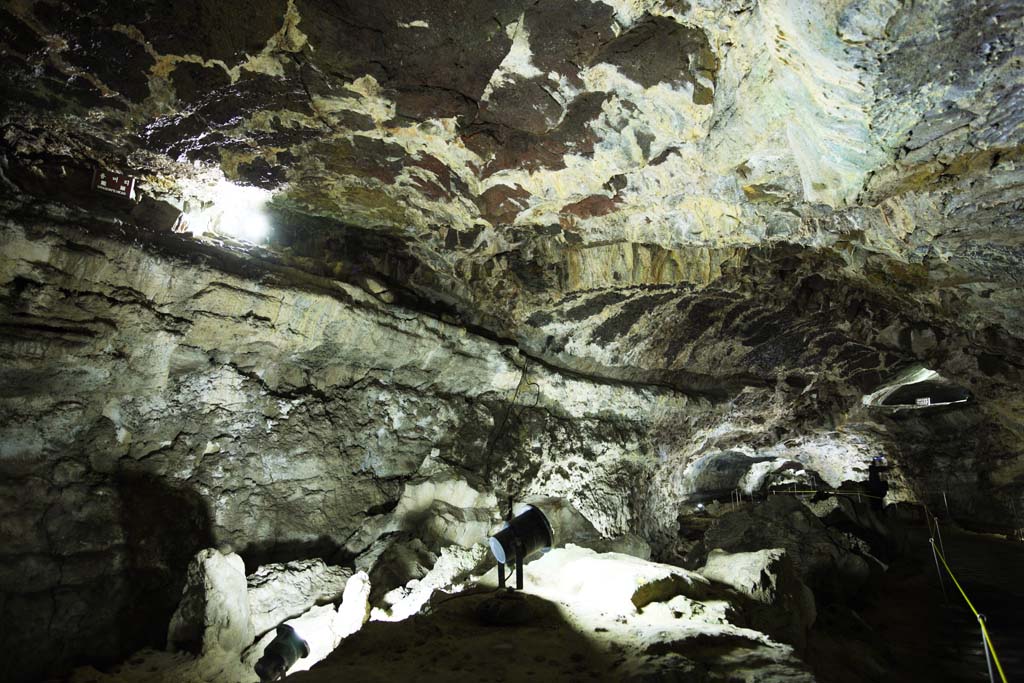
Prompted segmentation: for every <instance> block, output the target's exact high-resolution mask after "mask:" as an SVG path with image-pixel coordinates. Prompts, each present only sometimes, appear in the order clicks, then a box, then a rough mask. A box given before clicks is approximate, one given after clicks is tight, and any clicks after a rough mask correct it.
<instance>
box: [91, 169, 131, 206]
mask: <svg viewBox="0 0 1024 683" xmlns="http://www.w3.org/2000/svg"><path fill="white" fill-rule="evenodd" d="M92 189H94V190H96V191H97V192H104V193H106V194H113V195H117V196H118V197H126V198H129V199H130V198H131V197H132V194H133V193H134V191H135V178H132V177H131V176H129V175H125V174H123V173H111V172H110V171H101V170H100V169H96V170H95V171H93V174H92Z"/></svg>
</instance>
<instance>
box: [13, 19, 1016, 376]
mask: <svg viewBox="0 0 1024 683" xmlns="http://www.w3.org/2000/svg"><path fill="white" fill-rule="evenodd" d="M1022 15H1024V8H1022V7H1021V6H1020V4H1019V3H1016V2H1009V1H1005V0H982V1H979V2H972V3H968V4H966V5H965V4H963V3H960V2H952V1H949V2H943V1H936V2H928V3H904V2H899V1H898V0H855V1H853V2H849V1H844V0H830V1H824V2H820V3H807V2H803V1H801V0H763V1H761V2H755V1H754V0H728V1H726V2H711V1H709V0H692V1H686V0H682V1H680V0H608V1H606V2H591V1H589V0H581V1H574V0H550V1H545V2H524V1H519V0H513V1H509V2H501V3H488V2H468V1H464V0H453V1H451V2H428V1H427V0H418V1H415V2H409V1H403V2H390V1H385V2H377V3H365V2H349V1H345V0H332V1H330V2H308V1H306V0H275V1H264V2H235V1H233V0H232V1H229V2H220V3H203V2H197V1H188V2H175V3H155V2H137V3H132V4H131V5H130V6H126V5H124V4H123V3H116V2H104V1H100V2H94V3H88V4H87V5H81V4H79V3H70V2H59V1H51V0H38V1H32V0H18V1H17V2H7V3H5V5H4V8H3V10H2V18H3V21H2V22H0V24H2V29H0V55H2V58H3V63H4V71H3V76H2V78H3V82H4V89H5V91H6V92H7V95H6V96H5V105H6V106H5V110H6V111H5V112H4V114H3V142H2V144H3V160H4V166H3V173H4V197H5V202H7V205H8V210H9V211H12V212H14V211H27V212H33V211H34V212H40V211H43V212H45V211H49V212H50V213H54V212H57V213H59V212H60V211H65V210H72V211H76V212H78V213H80V214H88V215H92V216H101V215H102V214H103V213H104V212H108V213H109V212H111V211H112V212H113V213H114V214H115V215H116V212H117V209H116V208H113V209H112V208H111V207H110V206H109V202H108V205H101V204H102V203H101V202H97V201H94V200H92V199H89V198H88V197H87V196H86V195H87V194H88V193H87V187H86V186H87V185H88V180H87V177H88V176H89V175H90V174H91V173H92V169H94V168H103V169H110V170H114V171H119V172H125V173H130V174H132V175H133V176H135V177H137V178H138V179H139V189H140V192H141V193H142V194H145V195H147V196H149V197H152V198H156V199H158V200H161V201H166V202H168V203H169V204H171V205H173V206H174V207H176V208H180V209H184V210H186V211H188V209H189V208H194V207H196V206H202V205H203V204H204V203H210V202H212V201H216V199H217V197H216V193H217V188H218V187H222V186H223V185H222V184H221V185H218V184H217V183H215V182H214V181H213V180H212V179H215V178H217V179H220V178H223V179H227V181H229V182H232V183H234V184H236V185H243V186H254V187H258V188H262V189H264V190H267V191H269V192H271V193H272V197H273V199H272V200H271V204H270V205H271V207H272V211H273V214H274V216H275V222H274V223H275V224H274V231H273V233H272V235H271V237H270V240H269V244H267V245H265V247H264V249H263V250H262V251H261V252H260V253H261V254H263V255H264V256H266V255H268V254H269V255H271V256H270V258H271V259H272V260H274V261H275V262H278V263H280V262H282V261H283V262H284V263H287V264H289V265H292V266H296V267H298V268H300V269H306V270H312V271H314V272H316V273H318V274H321V275H323V274H327V275H329V276H332V277H337V278H339V279H349V280H357V281H360V282H365V281H366V280H367V279H369V281H371V282H373V283H374V286H377V287H380V288H387V289H390V290H393V291H394V292H397V293H398V295H400V296H401V297H404V298H403V299H402V301H404V302H406V303H410V302H415V303H416V305H419V306H421V307H423V308H431V310H432V311H433V312H434V313H435V314H437V315H443V316H449V317H452V318H454V319H457V320H459V321H461V322H463V323H465V324H472V325H475V326H477V327H478V328H480V329H483V330H487V331H488V332H489V333H491V334H493V335H497V336H500V337H502V338H509V339H514V340H515V341H516V342H517V343H518V344H519V345H520V346H521V347H522V348H523V349H524V350H526V351H528V352H530V353H532V354H535V355H537V356H539V357H543V358H545V359H546V360H547V361H549V362H551V363H554V364H557V365H560V366H563V367H567V368H571V369H576V370H580V371H587V372H594V373H598V374H602V375H604V376H608V377H619V378H625V379H634V380H639V381H645V382H655V383H664V384H674V385H678V386H681V387H687V388H694V389H709V388H710V387H711V386H712V385H719V386H721V385H723V384H724V385H729V384H736V385H743V384H747V383H759V382H760V383H764V382H771V381H779V380H781V379H786V378H789V379H790V380H791V381H793V382H797V383H798V384H801V385H804V384H806V383H807V382H808V381H809V375H816V374H820V373H822V372H826V369H829V370H830V371H833V372H836V373H838V374H839V375H841V376H842V377H843V378H845V379H850V378H852V379H853V380H854V384H855V385H856V386H857V387H858V389H860V390H864V391H867V390H869V389H870V388H872V386H873V385H877V384H878V383H879V382H880V381H881V379H883V378H884V376H885V375H886V374H887V373H888V371H889V370H890V368H892V367H895V366H899V365H901V364H905V363H906V362H909V361H910V360H922V361H927V362H929V363H931V364H932V365H936V366H943V365H945V366H950V365H953V366H958V365H964V363H968V361H965V360H964V355H963V351H964V350H965V349H969V350H970V353H969V355H971V356H972V357H974V356H977V355H978V354H988V355H989V356H993V355H994V356H999V357H1000V358H1003V359H1009V360H1008V361H1007V362H1010V361H1012V363H1011V365H1013V363H1016V362H1019V361H1021V360H1022V358H1021V355H1020V353H1019V350H1018V349H1019V345H1018V343H1017V340H1019V339H1020V338H1021V337H1024V317H1022V316H1021V309H1020V307H1019V303H1018V302H1019V301H1020V296H1021V284H1022V277H1024V276H1022V273H1024V270H1022V269H1021V260H1022V258H1024V245H1022V242H1021V236H1020V235H1021V233H1020V230H1019V227H1018V220H1019V219H1018V216H1019V212H1020V209H1021V203H1022V197H1024V185H1022V178H1024V176H1022V175H1021V174H1022V171H1021V139H1022V136H1024V79H1022V77H1021V75H1020V74H1021V69H1020V66H1021V59H1022V53H1021V50H1022V48H1021V41H1020V40H1019V38H1020V35H1021V30H1022V29H1021V21H1022V19H1021V18H1022ZM221 182H223V181H221ZM83 197H85V198H84V199H83ZM58 206H59V207H63V208H61V209H59V210H58V209H56V208H54V207H58ZM68 207H70V208H68ZM129 222H130V221H129ZM380 283H384V284H380ZM968 364H970V363H968ZM976 365H977V364H975V369H976ZM1007 367H1010V366H1007ZM1006 371H1007V372H1009V370H1006Z"/></svg>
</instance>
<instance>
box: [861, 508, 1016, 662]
mask: <svg viewBox="0 0 1024 683" xmlns="http://www.w3.org/2000/svg"><path fill="white" fill-rule="evenodd" d="M942 534H943V541H944V545H945V548H946V553H945V554H946V556H947V561H948V562H949V564H950V566H951V568H952V569H953V572H954V573H955V575H956V577H957V579H958V581H959V582H960V584H961V586H962V587H963V589H964V591H965V592H966V593H967V596H968V597H969V598H970V599H971V601H972V603H973V604H974V605H975V607H976V608H977V609H978V611H979V612H981V613H982V614H984V615H985V616H986V619H987V625H988V629H989V633H990V635H991V637H992V640H993V642H994V643H995V647H996V652H997V654H998V655H999V657H1000V661H1001V663H1002V665H1003V669H1004V670H1005V672H1006V675H1007V678H1008V679H1009V680H1016V679H1017V678H1018V677H1019V674H1020V672H1021V671H1022V664H1024V617H1022V616H1021V615H1022V613H1024V585H1022V583H1021V578H1022V577H1024V544H1021V543H1017V542H1013V541H1008V540H1005V539H1003V538H1001V537H996V536H991V535H986V534H977V533H971V532H968V531H964V530H962V529H959V528H957V527H953V526H944V527H943V529H942ZM910 541H911V547H912V549H916V550H918V551H919V552H914V554H913V559H910V560H908V561H905V562H902V563H900V564H898V565H895V566H893V567H892V568H891V570H890V571H889V572H888V573H887V574H886V575H885V576H884V577H883V578H882V579H881V580H880V582H879V585H878V586H877V589H876V591H875V592H874V595H873V597H872V599H871V600H870V601H869V603H868V604H867V606H866V608H865V610H864V611H863V616H864V619H865V621H866V622H867V623H868V624H869V625H870V626H871V628H872V629H873V630H874V631H875V634H874V637H875V639H876V640H877V641H878V642H880V643H882V644H883V647H884V649H885V650H886V651H887V654H888V659H889V663H888V665H887V669H888V678H887V680H891V681H923V680H941V681H950V682H960V681H964V682H966V681H987V680H989V679H988V673H987V668H986V663H985V655H984V652H983V651H982V648H981V635H980V631H979V628H978V624H977V621H976V620H975V619H974V617H973V615H972V614H971V612H970V611H969V610H968V608H967V605H966V604H965V603H964V600H963V598H962V597H961V596H960V594H959V592H958V591H957V590H956V588H955V587H954V586H952V585H951V583H950V582H949V581H948V580H947V581H946V584H945V587H946V595H947V598H948V600H944V599H943V593H942V589H941V588H940V586H939V582H938V578H937V577H938V575H937V573H936V568H935V562H934V559H933V557H932V554H931V551H930V548H929V544H928V533H927V530H926V529H924V528H923V527H919V528H915V529H911V530H910ZM997 679H998V674H997Z"/></svg>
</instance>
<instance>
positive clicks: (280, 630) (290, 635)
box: [256, 624, 309, 683]
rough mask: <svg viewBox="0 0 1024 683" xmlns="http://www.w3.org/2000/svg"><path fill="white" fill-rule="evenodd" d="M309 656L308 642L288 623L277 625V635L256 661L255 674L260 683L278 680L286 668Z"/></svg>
mask: <svg viewBox="0 0 1024 683" xmlns="http://www.w3.org/2000/svg"><path fill="white" fill-rule="evenodd" d="M308 656H309V644H308V643H307V642H306V641H304V640H303V639H302V638H301V637H300V636H299V634H298V633H297V632H296V631H295V629H293V628H292V627H291V626H289V625H288V624H281V625H280V626H278V627H277V635H276V636H275V637H274V639H273V640H272V641H270V644H269V645H267V647H266V649H264V650H263V656H262V657H260V660H259V661H258V662H256V675H257V676H259V677H260V683H269V682H270V681H279V680H281V679H282V678H284V675H285V673H287V671H288V669H290V668H292V665H294V664H295V662H297V661H299V660H300V659H302V658H303V657H308Z"/></svg>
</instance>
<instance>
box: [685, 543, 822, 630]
mask: <svg viewBox="0 0 1024 683" xmlns="http://www.w3.org/2000/svg"><path fill="white" fill-rule="evenodd" d="M698 572H699V573H700V574H701V575H702V576H704V577H705V578H707V579H710V580H711V581H715V582H718V583H722V584H725V585H726V586H729V587H730V588H733V589H734V590H736V591H738V592H740V593H742V594H743V595H745V596H747V597H748V598H750V599H751V601H752V605H751V607H750V608H749V609H748V610H747V612H748V616H749V619H750V623H751V626H752V627H753V628H755V629H757V630H759V631H763V632H765V633H767V634H768V635H770V636H772V637H773V638H775V639H777V640H780V641H782V642H786V643H789V644H791V645H793V646H795V647H796V648H797V649H798V650H803V649H804V647H805V646H806V644H807V632H808V630H809V629H810V628H811V627H812V626H813V625H814V620H815V618H816V617H817V610H816V608H815V604H814V594H813V593H812V592H811V590H810V589H809V588H808V587H807V586H806V585H804V583H803V581H801V580H800V577H799V575H798V574H797V571H796V568H795V567H794V566H793V562H792V561H791V560H790V559H789V556H788V554H787V553H786V551H785V550H784V549H782V548H770V549H765V550H758V551H754V552H745V553H727V552H725V551H724V550H721V549H719V548H716V549H714V550H712V551H711V552H710V553H709V554H708V559H707V564H705V565H704V566H703V567H701V568H700V569H699V570H698Z"/></svg>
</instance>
